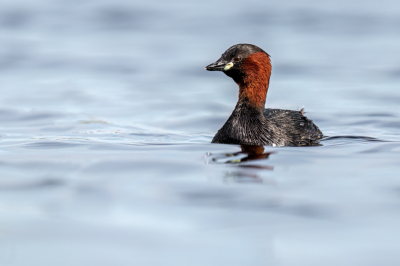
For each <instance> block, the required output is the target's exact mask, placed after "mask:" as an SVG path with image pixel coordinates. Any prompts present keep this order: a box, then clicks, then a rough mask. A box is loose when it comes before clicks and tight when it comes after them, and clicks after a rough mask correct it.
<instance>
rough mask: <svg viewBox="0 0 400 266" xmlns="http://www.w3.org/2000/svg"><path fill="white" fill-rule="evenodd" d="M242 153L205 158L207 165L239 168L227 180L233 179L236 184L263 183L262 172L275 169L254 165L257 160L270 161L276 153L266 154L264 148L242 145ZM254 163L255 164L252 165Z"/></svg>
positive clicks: (263, 165) (231, 172)
mask: <svg viewBox="0 0 400 266" xmlns="http://www.w3.org/2000/svg"><path fill="white" fill-rule="evenodd" d="M240 148H241V151H239V152H235V153H224V154H211V153H208V154H207V155H206V156H205V159H206V163H207V164H230V165H232V166H233V165H234V166H235V167H239V168H240V169H239V170H234V171H229V172H228V173H227V174H226V179H230V180H231V179H233V181H235V182H257V183H262V182H264V180H263V179H262V178H260V176H259V174H258V173H259V171H260V170H269V171H272V170H273V169H274V167H273V166H270V165H265V164H261V163H258V164H256V163H254V161H256V160H262V159H268V158H269V156H270V155H271V154H273V153H275V152H264V151H265V150H264V146H252V145H240ZM250 162H253V163H250Z"/></svg>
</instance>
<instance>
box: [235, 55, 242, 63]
mask: <svg viewBox="0 0 400 266" xmlns="http://www.w3.org/2000/svg"><path fill="white" fill-rule="evenodd" d="M240 60H242V58H241V57H240V56H235V57H234V58H233V61H235V62H239V61H240Z"/></svg>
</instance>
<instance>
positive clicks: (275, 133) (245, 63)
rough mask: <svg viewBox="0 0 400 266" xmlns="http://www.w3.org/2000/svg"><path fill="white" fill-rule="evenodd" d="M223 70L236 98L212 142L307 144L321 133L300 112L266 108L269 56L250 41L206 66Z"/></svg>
mask: <svg viewBox="0 0 400 266" xmlns="http://www.w3.org/2000/svg"><path fill="white" fill-rule="evenodd" d="M206 69H207V70H210V71H222V72H224V73H225V74H226V75H227V76H229V77H231V78H232V79H233V80H234V81H235V82H236V83H237V84H238V85H239V100H238V103H237V104H236V107H235V110H233V112H232V114H231V116H230V117H229V119H228V120H227V121H226V123H225V124H224V126H223V127H222V128H221V129H220V130H219V131H218V133H217V134H216V135H215V137H214V138H213V140H212V142H213V143H226V144H242V145H273V146H275V145H276V146H308V145H315V141H316V140H318V139H321V138H322V136H323V135H322V132H321V131H320V130H319V128H318V127H317V126H316V125H315V124H314V123H313V122H312V121H311V120H309V119H308V118H307V117H305V116H304V112H303V109H302V110H301V111H292V110H281V109H265V100H266V96H267V92H268V87H269V79H270V76H271V61H270V58H269V55H268V54H267V53H266V52H264V51H263V50H262V49H261V48H259V47H257V46H255V45H252V44H237V45H234V46H232V47H230V48H229V49H228V50H226V51H225V53H224V54H223V55H222V56H221V58H220V59H218V60H217V61H216V62H215V63H212V64H210V65H208V66H207V67H206Z"/></svg>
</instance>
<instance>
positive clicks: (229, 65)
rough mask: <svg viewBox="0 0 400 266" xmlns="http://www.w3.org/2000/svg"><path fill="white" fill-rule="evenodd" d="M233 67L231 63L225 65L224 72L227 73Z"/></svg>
mask: <svg viewBox="0 0 400 266" xmlns="http://www.w3.org/2000/svg"><path fill="white" fill-rule="evenodd" d="M232 67H233V63H232V62H229V63H228V64H226V65H225V67H224V70H225V71H227V70H229V69H231V68H232Z"/></svg>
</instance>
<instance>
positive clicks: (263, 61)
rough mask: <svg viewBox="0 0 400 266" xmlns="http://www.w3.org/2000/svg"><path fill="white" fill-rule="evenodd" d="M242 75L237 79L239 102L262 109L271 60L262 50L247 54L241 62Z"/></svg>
mask: <svg viewBox="0 0 400 266" xmlns="http://www.w3.org/2000/svg"><path fill="white" fill-rule="evenodd" d="M241 68H242V72H243V76H242V78H241V79H240V80H238V82H237V83H238V85H239V102H238V104H239V103H245V104H246V105H249V106H250V107H252V108H255V109H258V110H260V111H264V108H265V100H266V97H267V92H268V86H269V79H270V76H271V68H272V67H271V60H270V59H269V56H268V55H267V54H265V53H263V52H257V53H254V54H252V55H250V56H248V57H247V58H246V59H245V60H244V61H243V63H242V67H241Z"/></svg>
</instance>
